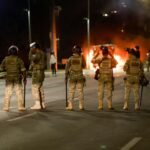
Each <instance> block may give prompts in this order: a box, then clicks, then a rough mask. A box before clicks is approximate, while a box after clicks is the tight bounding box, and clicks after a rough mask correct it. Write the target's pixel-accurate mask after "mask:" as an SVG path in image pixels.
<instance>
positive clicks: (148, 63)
mask: <svg viewBox="0 0 150 150" xmlns="http://www.w3.org/2000/svg"><path fill="white" fill-rule="evenodd" d="M146 55H147V59H146V68H147V72H149V68H150V50H149V51H148V52H147V54H146Z"/></svg>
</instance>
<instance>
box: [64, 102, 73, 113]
mask: <svg viewBox="0 0 150 150" xmlns="http://www.w3.org/2000/svg"><path fill="white" fill-rule="evenodd" d="M66 110H70V111H71V110H73V106H72V102H68V106H67V107H66Z"/></svg>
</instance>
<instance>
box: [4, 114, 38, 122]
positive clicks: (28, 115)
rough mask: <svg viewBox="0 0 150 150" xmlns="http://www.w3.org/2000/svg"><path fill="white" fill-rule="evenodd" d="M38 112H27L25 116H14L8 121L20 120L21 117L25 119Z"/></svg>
mask: <svg viewBox="0 0 150 150" xmlns="http://www.w3.org/2000/svg"><path fill="white" fill-rule="evenodd" d="M35 114H36V112H33V113H32V114H27V115H23V116H20V117H16V118H13V119H9V120H7V121H10V122H11V121H16V120H20V119H23V118H27V117H31V116H34V115H35Z"/></svg>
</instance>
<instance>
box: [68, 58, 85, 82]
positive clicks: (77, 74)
mask: <svg viewBox="0 0 150 150" xmlns="http://www.w3.org/2000/svg"><path fill="white" fill-rule="evenodd" d="M69 76H70V79H71V80H82V79H83V74H82V57H81V56H72V57H71V58H70V69H69Z"/></svg>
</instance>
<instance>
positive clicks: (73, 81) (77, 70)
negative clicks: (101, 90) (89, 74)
mask: <svg viewBox="0 0 150 150" xmlns="http://www.w3.org/2000/svg"><path fill="white" fill-rule="evenodd" d="M85 66H86V64H85V60H84V59H83V57H82V56H80V55H79V54H75V53H74V54H73V56H71V57H70V58H69V60H68V63H67V65H66V70H65V71H66V77H69V93H68V107H67V108H66V109H67V110H72V109H73V98H74V94H75V89H76V88H77V91H78V98H79V109H80V110H83V109H84V93H83V88H84V82H85V77H84V76H83V68H84V67H85Z"/></svg>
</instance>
